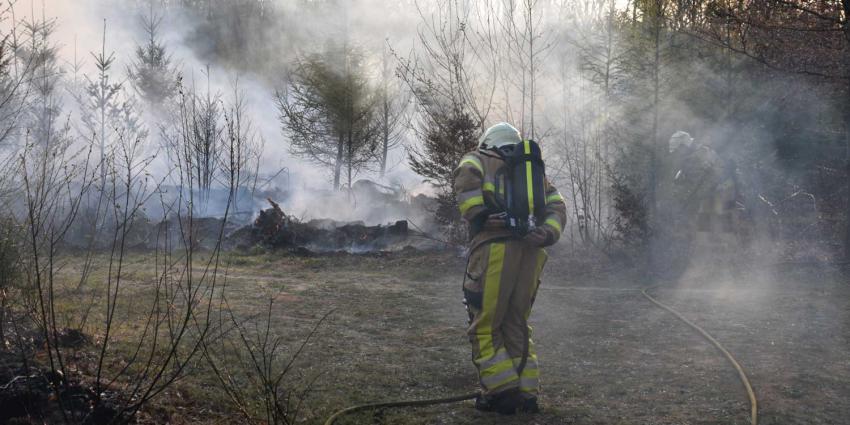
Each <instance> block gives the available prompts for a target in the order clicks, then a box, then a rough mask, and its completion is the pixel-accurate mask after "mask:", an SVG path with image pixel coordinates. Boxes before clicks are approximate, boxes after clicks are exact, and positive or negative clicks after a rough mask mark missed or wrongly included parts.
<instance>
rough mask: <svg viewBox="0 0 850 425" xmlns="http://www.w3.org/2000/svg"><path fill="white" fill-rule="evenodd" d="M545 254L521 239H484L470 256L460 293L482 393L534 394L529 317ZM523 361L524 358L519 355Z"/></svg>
mask: <svg viewBox="0 0 850 425" xmlns="http://www.w3.org/2000/svg"><path fill="white" fill-rule="evenodd" d="M546 259H547V254H546V251H545V250H544V249H542V248H538V247H533V246H530V245H528V244H527V243H525V242H523V241H521V240H505V241H496V242H488V243H484V244H481V245H480V246H478V247H476V248H474V250H473V252H472V253H471V255H470V258H469V265H468V267H467V277H466V281H465V283H464V295H465V297H466V302H467V309H468V311H469V317H470V326H469V329H468V331H467V334H468V336H469V342H470V343H471V344H472V360H473V363H474V364H475V367H476V368H477V369H478V377H479V380H480V382H481V388H482V392H483V393H484V395H493V394H496V393H500V392H502V391H505V390H509V389H513V388H518V389H519V390H520V391H522V392H524V393H529V394H532V395H533V394H536V393H537V391H538V386H539V377H540V370H539V369H538V364H537V353H536V352H535V349H534V342H533V341H532V340H531V333H532V329H531V327H530V326H528V316H529V314H530V313H531V306H532V305H533V304H534V297H535V296H536V294H537V287H538V284H539V279H540V273H541V271H542V270H543V266H544V264H545V263H546ZM524 357H525V361H524V363H523V358H524Z"/></svg>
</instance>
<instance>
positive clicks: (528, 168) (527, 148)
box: [520, 140, 534, 218]
mask: <svg viewBox="0 0 850 425" xmlns="http://www.w3.org/2000/svg"><path fill="white" fill-rule="evenodd" d="M523 144H524V145H525V154H526V155H528V154H531V143H528V140H526V141H524V142H523ZM525 185H526V188H525V191H526V193H527V194H528V213H529V214H530V215H534V183H533V182H532V181H531V161H528V160H526V161H525ZM520 218H521V217H520Z"/></svg>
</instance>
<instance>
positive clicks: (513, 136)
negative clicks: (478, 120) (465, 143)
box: [478, 122, 522, 149]
mask: <svg viewBox="0 0 850 425" xmlns="http://www.w3.org/2000/svg"><path fill="white" fill-rule="evenodd" d="M519 142H522V137H521V136H520V134H519V130H517V129H516V127H514V126H512V125H510V124H508V123H506V122H500V123H498V124H496V125H494V126H492V127H490V128H488V129H487V131H485V132H484V135H482V136H481V138H480V139H478V149H484V148H498V147H501V146H505V145H513V144H517V143H519Z"/></svg>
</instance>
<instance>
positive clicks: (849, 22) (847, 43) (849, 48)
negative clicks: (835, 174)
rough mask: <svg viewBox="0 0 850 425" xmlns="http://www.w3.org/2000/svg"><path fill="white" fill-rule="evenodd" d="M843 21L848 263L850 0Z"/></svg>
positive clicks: (847, 251) (848, 248)
mask: <svg viewBox="0 0 850 425" xmlns="http://www.w3.org/2000/svg"><path fill="white" fill-rule="evenodd" d="M841 3H842V7H843V9H844V19H843V21H842V22H841V26H842V29H843V31H844V52H843V53H844V57H843V60H844V77H845V90H846V92H845V93H844V102H845V104H844V169H845V173H846V175H845V177H844V180H845V181H844V184H845V190H844V193H845V194H846V196H847V205H846V207H845V208H844V259H845V260H848V261H850V0H843V1H842V2H841Z"/></svg>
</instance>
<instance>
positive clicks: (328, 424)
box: [325, 285, 758, 425]
mask: <svg viewBox="0 0 850 425" xmlns="http://www.w3.org/2000/svg"><path fill="white" fill-rule="evenodd" d="M657 286H658V285H656V286H650V287H648V288H645V289H643V290H641V291H640V292H641V294H643V296H644V297H646V299H648V300H649V301H651V302H652V303H653V304H655V305H656V306H658V307H661V308H663V309H664V310H667V311H668V312H669V313H670V314H672V315H674V316H676V318H678V319H679V320H681V321H682V322H685V324H687V325H688V326H690V327H691V328H693V329H694V330H696V331H697V332H699V333H700V335H702V336H703V337H705V339H707V340H708V341H709V342H710V343H711V344H712V345H714V346H715V347H717V349H718V350H720V352H721V353H723V355H724V356H726V359H727V360H728V361H729V363H731V364H732V366H734V367H735V370H736V371H738V377H739V378H740V379H741V383H743V384H744V388H746V390H747V395H748V396H749V398H750V422H751V423H752V425H758V404H757V401H756V394H755V392H753V387H752V385H750V380H749V378H747V374H746V373H745V372H744V368H742V367H741V365H740V364H739V363H738V361H737V360H735V357H733V356H732V353H730V352H729V350H727V349H726V348H725V347H723V345H722V344H720V342H719V341H717V340H716V339H715V338H714V337H713V336H711V334H709V333H708V332H706V331H705V329H703V328H701V327H699V325H697V324H696V323H694V322H691V321H690V320H688V318H686V317H685V316H683V315H682V314H681V313H679V312H678V311H676V310H674V309H673V307H670V306H668V305H666V304H663V303H661V302H660V301H658V300H656V299H655V298H653V297H652V296H651V295H649V294H648V293H647V291H648V290H650V289H653V288H655V287H657ZM477 396H478V392H474V393H469V394H463V395H457V396H453V397H443V398H432V399H423V400H403V401H389V402H383V403H369V404H359V405H356V406H351V407H347V408H345V409H342V410H339V411H337V412H335V413H334V414H333V415H331V416H330V417H329V418H328V420H327V421H325V425H333V424H334V423H335V422H336V420H337V419H339V418H340V417H342V416H344V415H348V414H351V413H355V412H360V411H363V410H371V409H384V408H388V407H422V406H430V405H434V404H446V403H456V402H459V401H464V400H470V399H473V398H475V397H477Z"/></svg>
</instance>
